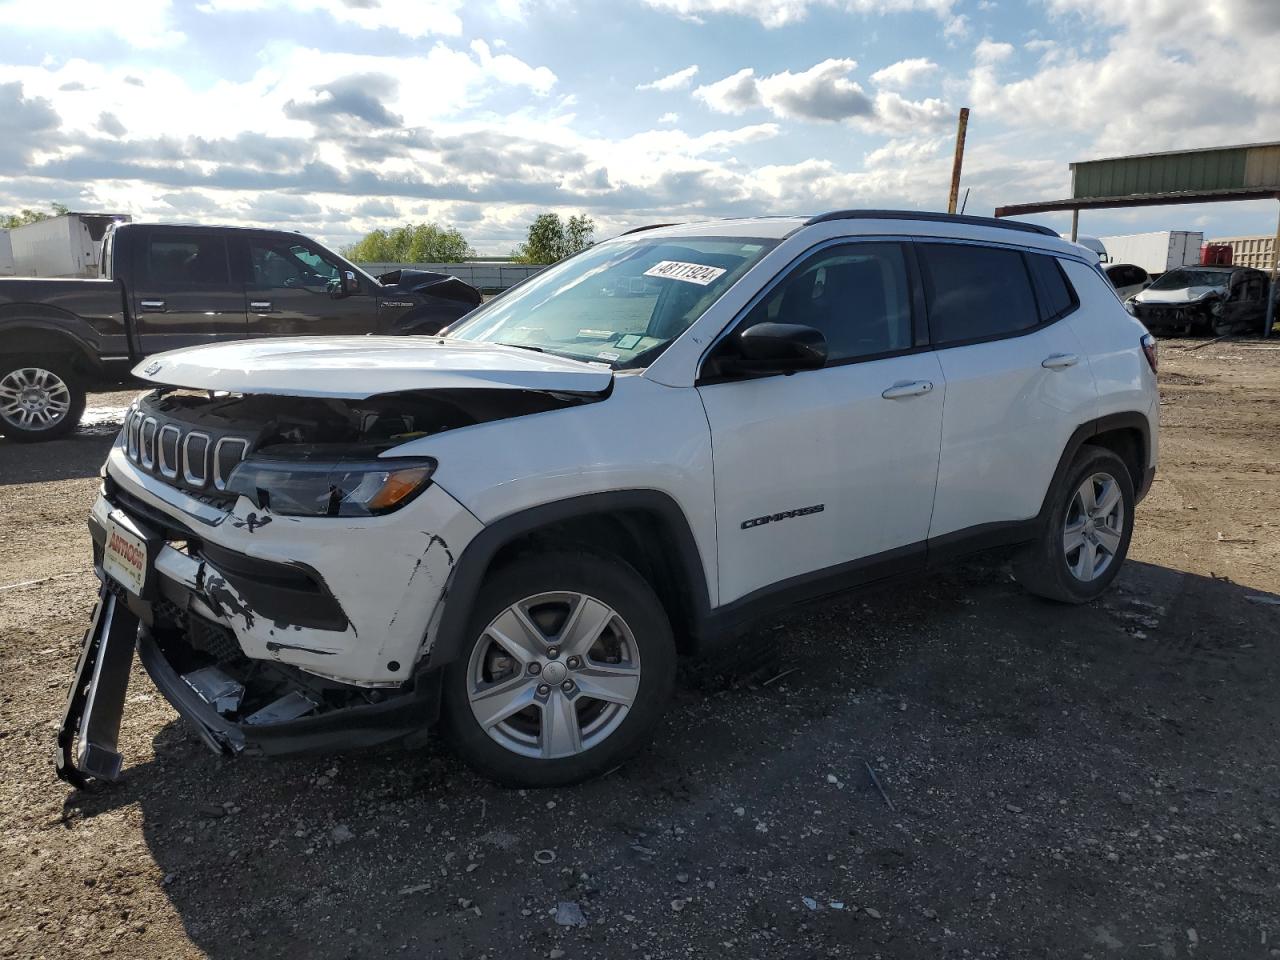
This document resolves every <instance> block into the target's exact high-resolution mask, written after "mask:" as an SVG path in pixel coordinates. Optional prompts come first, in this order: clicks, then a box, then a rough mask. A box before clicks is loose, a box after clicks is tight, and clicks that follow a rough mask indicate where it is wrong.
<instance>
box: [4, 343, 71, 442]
mask: <svg viewBox="0 0 1280 960" xmlns="http://www.w3.org/2000/svg"><path fill="white" fill-rule="evenodd" d="M84 404H85V390H84V384H83V382H82V381H81V380H80V378H79V377H78V376H77V375H76V372H75V370H74V368H73V367H72V365H71V364H70V362H68V361H67V360H66V359H64V358H62V357H23V356H9V357H0V433H3V434H4V435H5V436H6V437H7V438H9V439H10V440H14V441H16V442H18V443H36V442H39V441H41V440H56V439H57V438H58V437H64V436H66V435H67V434H69V433H70V432H71V431H72V430H74V429H75V428H76V424H78V423H79V422H80V418H81V417H82V416H83V415H84Z"/></svg>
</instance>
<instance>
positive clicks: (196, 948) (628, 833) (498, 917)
mask: <svg viewBox="0 0 1280 960" xmlns="http://www.w3.org/2000/svg"><path fill="white" fill-rule="evenodd" d="M1162 347H1163V366H1162V373H1161V381H1162V392H1163V396H1164V400H1163V401H1162V403H1163V406H1162V414H1163V418H1164V432H1163V439H1164V448H1163V458H1162V462H1161V465H1160V466H1161V472H1160V474H1159V476H1158V478H1157V481H1156V484H1155V487H1154V489H1153V492H1152V494H1151V496H1150V497H1149V498H1148V499H1147V501H1146V502H1144V503H1143V504H1142V506H1141V507H1140V508H1139V511H1138V525H1137V533H1136V535H1135V537H1134V542H1133V549H1132V553H1131V560H1130V562H1129V563H1128V564H1127V566H1126V569H1125V570H1124V572H1123V574H1122V576H1121V578H1120V580H1119V581H1118V583H1117V586H1116V587H1115V588H1114V589H1113V591H1112V592H1111V593H1110V594H1109V595H1107V596H1106V597H1104V598H1103V599H1102V600H1100V601H1098V602H1096V603H1093V604H1090V605H1087V606H1084V607H1079V608H1065V607H1060V606H1055V605H1052V604H1049V603H1045V602H1041V601H1038V600H1035V599H1033V598H1031V597H1029V596H1027V595H1025V594H1023V593H1022V592H1021V591H1020V590H1019V589H1018V588H1017V586H1016V585H1014V584H1013V583H1011V582H1010V579H1009V576H1008V573H1007V570H1006V569H1004V568H1003V567H1002V566H1000V565H998V564H994V563H988V564H984V565H976V566H972V567H969V568H966V569H964V570H960V571H955V572H950V573H946V574H940V575H936V576H932V577H930V578H929V579H926V580H924V581H922V582H921V583H920V584H919V585H918V586H914V587H909V588H896V589H892V590H884V591H881V592H879V593H877V594H873V595H869V596H863V597H858V598H854V599H846V600H842V601H837V602H831V603H826V604H823V605H820V606H812V607H809V608H807V609H805V610H804V611H801V612H797V613H795V614H792V615H790V616H788V617H786V618H782V619H779V620H775V621H772V622H770V623H766V624H762V625H760V627H759V628H758V631H757V634H756V635H757V636H758V637H761V636H768V637H771V638H776V640H777V643H778V646H779V649H780V651H781V657H780V660H779V663H778V665H777V666H776V668H773V669H770V670H766V671H764V672H763V673H760V674H757V675H756V676H755V677H744V676H739V677H735V678H728V679H723V678H721V679H715V680H707V679H705V678H704V677H702V676H701V675H698V676H696V677H695V675H694V674H693V672H692V671H690V673H689V675H688V676H687V677H686V679H685V682H684V683H683V684H682V685H681V687H680V689H679V692H678V694H677V698H676V702H675V703H674V704H673V706H672V709H671V711H670V714H669V717H668V719H667V721H666V722H665V723H664V725H663V726H662V727H661V729H660V732H659V736H658V739H657V742H656V744H655V745H654V747H653V748H652V749H651V750H649V751H648V752H646V753H645V754H644V755H643V756H641V757H640V758H638V759H637V760H635V761H633V762H632V763H630V764H628V765H626V766H625V767H623V768H621V769H619V770H618V771H616V772H615V773H613V774H612V775H611V776H609V777H607V778H605V779H603V780H601V781H598V782H595V783H591V784H588V785H585V786H582V787H579V788H576V789H569V790H549V791H528V792H525V791H507V790H500V789H497V788H495V787H493V786H492V785H490V784H488V783H486V782H483V781H481V780H478V779H477V778H476V777H474V776H472V775H471V774H470V773H469V772H467V770H466V769H465V768H464V767H463V766H462V765H461V764H460V763H459V762H458V761H457V760H456V759H454V758H453V757H452V756H450V755H449V754H448V752H447V751H446V750H445V749H443V748H442V747H431V748H428V749H426V750H424V751H421V752H417V753H404V752H396V751H384V752H377V753H367V754H362V755H335V756H326V757H307V758H302V759H291V760H285V761H240V762H231V761H224V760H222V759H220V758H218V757H215V756H213V755H211V754H209V753H207V752H206V751H205V749H204V748H203V747H202V746H201V745H200V744H199V743H198V742H197V741H196V740H195V738H194V737H193V736H192V735H191V734H189V733H188V732H187V731H186V730H185V728H184V727H183V726H182V725H181V723H180V721H179V720H178V718H177V717H176V715H175V714H174V713H173V711H172V710H171V709H170V708H169V707H168V705H167V704H166V703H165V702H164V701H163V700H162V698H161V697H160V696H159V695H158V694H157V693H156V692H155V690H154V689H153V687H152V686H151V684H150V682H149V681H148V680H147V678H146V677H145V675H143V674H142V673H141V671H140V670H139V671H137V672H136V673H135V675H134V678H133V680H132V681H131V686H130V694H129V703H128V711H127V713H126V717H125V724H124V730H123V732H122V741H123V745H122V749H123V751H124V754H125V758H126V759H125V764H126V766H125V779H124V781H123V782H122V783H121V784H120V785H118V786H116V787H112V788H108V789H106V790H103V791H101V792H96V793H91V794H84V795H80V794H75V793H72V792H69V791H68V790H67V789H66V787H65V786H64V785H63V784H61V783H59V782H58V781H57V780H56V779H55V778H54V776H53V772H52V768H51V763H50V756H51V745H52V738H53V733H54V730H55V726H56V717H57V714H58V712H59V709H60V707H61V704H62V700H63V697H64V694H65V687H66V683H67V681H68V678H69V675H70V672H71V669H72V666H73V664H74V660H75V656H76V653H77V650H78V647H79V644H80V639H81V636H82V633H83V630H84V627H85V624H86V621H87V619H88V616H89V612H90V609H91V607H92V603H93V598H94V595H95V581H94V580H93V577H92V574H91V573H90V572H89V568H88V563H87V558H88V555H89V541H88V535H87V532H86V529H85V525H84V517H85V514H86V512H87V510H88V507H89V504H90V502H91V499H92V496H93V493H94V489H95V487H96V485H97V481H96V477H95V475H96V472H97V469H98V466H99V464H100V463H101V461H102V459H103V456H104V454H105V450H106V448H107V446H108V445H109V443H110V437H111V434H112V433H113V432H114V430H115V429H116V427H117V425H118V418H119V412H120V409H121V408H122V405H123V404H124V403H126V402H127V400H128V396H129V395H128V394H111V395H98V396H95V397H94V398H92V399H91V406H92V408H93V410H94V416H93V417H92V420H93V422H92V423H91V424H90V425H89V426H88V427H86V428H84V429H82V430H81V431H80V432H79V433H77V434H76V435H75V436H74V437H73V438H70V439H67V440H64V441H60V442H57V443H52V444H48V445H45V446H39V447H19V446H15V445H12V444H9V443H7V442H5V441H3V440H0V510H2V511H3V516H4V524H3V527H2V528H0V547H2V548H0V677H2V678H3V681H2V684H0V791H3V793H2V794H0V801H2V802H0V956H6V957H8V956H18V957H49V958H55V957H57V958H61V957H67V956H87V955H114V956H125V957H145V958H174V957H205V956H207V957H213V958H219V960H231V958H242V957H259V956H262V957H299V958H303V957H305V958H329V957H334V958H379V957H387V956H396V957H401V956H403V957H423V958H425V957H432V958H435V957H440V958H444V957H448V958H480V957H485V958H488V960H498V958H516V957H547V958H558V957H563V958H590V957H601V958H604V957H607V958H617V957H636V958H653V960H658V958H664V960H665V958H674V957H703V956H724V955H733V956H740V957H780V958H781V957H786V958H811V957H812V958H818V957H877V956H878V957H905V958H916V957H920V958H926V957H927V958H951V957H955V958H960V957H1001V958H1003V957H1008V958H1014V957H1017V958H1023V957H1086V958H1087V957H1093V958H1099V960H1100V958H1113V957H1114V958H1145V957H1152V958H1176V957H1197V958H1218V957H1221V958H1229V960H1244V958H1253V957H1267V956H1280V838H1278V836H1277V830H1278V828H1280V765H1278V763H1277V758H1278V756H1280V751H1278V749H1277V737H1276V731H1277V730H1278V729H1280V698H1277V696H1276V693H1275V691H1276V683H1277V679H1280V606H1276V605H1275V603H1276V602H1277V601H1280V529H1278V528H1280V522H1278V520H1277V504H1278V503H1280V496H1278V494H1280V344H1261V343H1256V342H1239V341H1237V342H1221V343H1211V344H1204V343H1196V342H1192V341H1165V342H1164V343H1163V344H1162ZM1192 348H1195V349H1192ZM28 581H36V582H34V583H29V582H28ZM784 671H786V672H785V673H784ZM778 674H782V676H780V677H778V676H777V675H778ZM769 680H771V681H772V682H766V681H769ZM873 771H874V777H873V776H872V772H873ZM877 784H878V786H877Z"/></svg>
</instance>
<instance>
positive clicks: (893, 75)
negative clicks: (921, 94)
mask: <svg viewBox="0 0 1280 960" xmlns="http://www.w3.org/2000/svg"><path fill="white" fill-rule="evenodd" d="M937 72H938V65H937V64H936V63H934V62H933V61H932V60H929V59H928V58H926V57H911V58H910V59H907V60H899V61H898V62H897V63H891V64H889V66H887V67H884V68H882V69H880V70H877V71H876V72H875V73H873V74H872V75H871V82H872V83H874V84H875V85H876V86H879V87H892V88H894V89H902V88H903V87H910V86H914V85H915V84H917V83H919V82H920V81H921V80H924V79H925V78H926V77H930V76H933V75H934V74H936V73H937Z"/></svg>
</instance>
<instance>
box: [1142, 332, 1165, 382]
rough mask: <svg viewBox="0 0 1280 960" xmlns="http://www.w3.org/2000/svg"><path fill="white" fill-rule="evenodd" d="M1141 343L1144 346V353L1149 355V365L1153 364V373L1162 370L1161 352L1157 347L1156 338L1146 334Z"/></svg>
mask: <svg viewBox="0 0 1280 960" xmlns="http://www.w3.org/2000/svg"><path fill="white" fill-rule="evenodd" d="M1139 342H1140V343H1141V344H1142V352H1143V353H1145V354H1146V355H1147V363H1149V364H1151V372H1152V373H1156V372H1157V371H1158V370H1159V369H1160V350H1159V347H1157V346H1156V338H1155V337H1153V336H1152V335H1151V334H1149V333H1146V334H1143V336H1142V340H1140V341H1139Z"/></svg>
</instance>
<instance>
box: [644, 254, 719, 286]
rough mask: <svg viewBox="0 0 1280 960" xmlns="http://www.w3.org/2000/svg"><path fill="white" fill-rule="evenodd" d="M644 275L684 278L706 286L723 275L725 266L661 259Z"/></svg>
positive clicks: (671, 278)
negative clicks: (709, 265)
mask: <svg viewBox="0 0 1280 960" xmlns="http://www.w3.org/2000/svg"><path fill="white" fill-rule="evenodd" d="M644 275H645V276H646V277H660V278H663V279H666V280H683V281H684V282H685V283H696V284H697V285H698V286H700V287H705V286H706V285H707V284H709V283H714V282H715V281H716V280H718V279H719V278H720V277H722V276H723V275H724V268H723V267H708V266H705V265H703V264H701V263H684V262H682V261H680V260H659V261H658V262H657V263H655V264H654V265H653V266H652V267H650V268H649V269H648V270H646V271H645V272H644Z"/></svg>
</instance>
